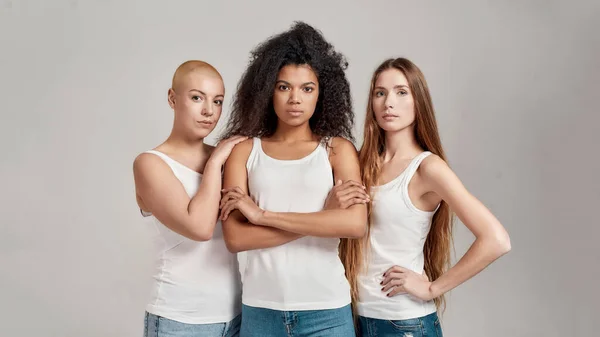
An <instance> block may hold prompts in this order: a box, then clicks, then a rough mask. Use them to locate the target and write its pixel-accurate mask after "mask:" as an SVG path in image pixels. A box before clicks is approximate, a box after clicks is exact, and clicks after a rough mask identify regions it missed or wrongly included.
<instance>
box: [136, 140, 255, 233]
mask: <svg viewBox="0 0 600 337" xmlns="http://www.w3.org/2000/svg"><path fill="white" fill-rule="evenodd" d="M244 139H246V138H245V137H232V138H230V139H228V140H224V141H222V142H220V143H219V145H218V146H217V147H216V148H215V149H214V150H213V153H212V155H211V157H210V159H209V160H208V161H207V164H206V166H205V167H204V172H203V176H202V181H201V183H200V186H199V188H198V192H197V193H196V195H195V196H194V197H192V198H190V197H189V196H188V194H187V193H186V191H185V189H184V188H183V186H182V185H181V182H180V181H179V180H178V179H177V178H176V177H175V175H174V174H173V171H172V170H171V168H170V167H169V166H168V165H167V164H166V163H165V162H164V161H163V160H162V159H161V158H159V157H158V156H156V155H154V154H150V153H143V154H141V155H139V156H138V157H137V158H136V159H135V161H134V164H133V173H134V179H135V188H136V197H137V198H138V200H139V201H141V202H142V204H143V205H144V208H145V209H144V211H148V212H151V213H152V215H154V216H155V217H156V218H157V219H158V220H159V221H160V222H161V223H163V224H164V225H165V226H167V227H168V228H170V229H171V230H173V231H174V232H176V233H178V234H180V235H183V236H185V237H187V238H189V239H192V240H196V241H207V240H210V239H211V238H212V235H213V231H214V228H215V224H216V222H217V220H218V212H219V201H220V200H221V193H220V190H221V167H222V165H223V163H224V162H225V160H226V159H227V157H228V156H229V154H230V153H231V150H232V149H233V148H234V146H235V145H236V144H237V143H239V142H240V141H243V140H244Z"/></svg>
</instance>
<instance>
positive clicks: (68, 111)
mask: <svg viewBox="0 0 600 337" xmlns="http://www.w3.org/2000/svg"><path fill="white" fill-rule="evenodd" d="M294 20H303V21H306V22H307V23H309V24H311V25H314V26H315V27H316V28H318V29H319V30H321V31H322V32H323V33H324V35H325V37H326V38H327V39H329V41H331V42H332V43H333V44H334V45H335V46H336V48H337V49H338V50H339V51H342V52H343V53H344V54H345V55H346V56H347V58H348V61H349V64H350V65H349V68H348V71H347V74H348V78H349V80H350V83H351V89H352V94H353V100H354V108H355V112H356V127H355V135H356V137H357V144H356V145H357V146H358V147H359V146H360V145H361V144H362V138H361V137H362V127H363V122H364V115H365V105H366V101H367V95H368V88H369V81H370V76H371V74H372V72H373V70H374V69H375V67H376V66H377V65H378V64H379V63H380V62H381V61H383V60H384V59H386V58H388V57H397V56H405V57H408V58H409V59H411V60H413V61H414V62H415V63H416V64H417V65H418V66H419V67H421V69H422V70H423V72H424V73H425V75H426V78H427V80H428V82H429V85H430V89H431V92H432V96H433V101H434V105H435V108H436V112H437V118H438V123H439V128H440V132H441V136H442V141H443V144H444V146H445V148H446V151H447V154H448V157H449V162H450V165H451V166H452V167H453V168H454V170H455V171H456V173H457V174H458V176H459V177H460V178H461V179H462V181H463V182H464V184H465V185H466V187H467V188H468V189H469V190H470V191H471V192H472V193H473V194H474V195H475V196H476V197H478V198H479V199H480V200H481V201H482V202H484V203H485V205H487V206H488V207H489V208H490V209H491V210H492V212H493V213H494V214H495V215H496V216H497V217H498V218H499V219H500V221H501V222H502V223H503V224H504V226H505V227H506V228H507V230H508V232H509V233H510V236H511V241H512V247H513V250H512V251H511V252H510V253H509V254H508V255H506V256H505V257H503V258H502V259H500V260H499V261H497V262H496V263H494V264H492V265H491V266H490V267H489V268H488V269H486V270H485V271H484V272H482V273H481V274H479V275H478V276H476V277H475V278H474V279H472V280H470V281H469V282H467V283H465V284H463V285H462V286H460V287H459V288H457V289H455V290H454V291H452V292H451V293H450V295H449V303H448V309H447V311H446V312H445V314H444V315H443V327H444V330H445V335H446V336H449V337H469V336H473V337H475V336H489V337H496V336H497V337H506V336H545V337H554V336H556V337H559V336H560V337H563V336H582V337H583V336H592V335H597V323H596V320H597V314H598V309H597V304H598V303H599V301H600V298H599V291H598V289H597V284H598V282H597V280H596V277H597V276H598V266H599V261H600V254H599V252H598V249H596V248H595V245H596V243H597V241H598V235H599V234H600V233H599V229H598V226H599V225H600V224H599V223H598V216H597V211H598V208H597V207H599V206H598V201H600V200H599V199H600V186H599V183H598V178H597V173H598V172H599V171H600V160H599V159H598V150H597V148H596V146H597V144H598V140H599V139H598V138H599V137H598V133H599V132H600V127H599V124H600V117H599V114H598V112H599V111H598V109H597V104H598V99H597V98H598V97H599V96H598V93H599V91H600V90H599V89H600V86H599V84H598V83H599V78H600V70H599V69H600V63H599V60H600V33H599V32H600V5H599V4H598V2H596V1H588V2H582V1H568V2H567V1H561V2H559V1H539V0H538V1H494V2H492V1H458V2H457V1H451V2H448V1H436V2H416V1H410V2H409V1H376V2H367V1H299V2H281V1H252V2H242V1H239V2H233V1H191V0H185V1H184V0H179V1H153V2H148V1H132V0H129V1H116V0H112V1H108V0H107V1H76V0H71V1H58V0H57V1H41V0H37V1H33V0H32V1H27V0H21V1H19V0H0V39H1V40H0V48H1V52H0V61H1V62H0V111H1V112H2V114H1V115H2V119H1V123H0V137H1V142H0V146H1V150H2V151H1V158H2V159H1V160H2V161H1V162H2V165H1V171H0V172H1V173H2V174H1V176H0V177H1V189H0V197H1V203H0V205H1V206H0V207H1V208H0V210H1V215H2V217H1V220H0V221H1V225H2V226H1V229H0V270H1V274H0V326H1V331H2V332H1V333H0V335H2V336H11V337H22V336H44V337H45V336H48V337H50V336H60V337H75V336H77V337H79V336H85V337H96V336H97V337H100V336H125V337H128V336H141V335H142V327H143V313H144V308H145V304H146V298H147V296H148V292H149V284H150V283H149V282H150V271H151V266H152V260H151V256H150V252H151V250H150V248H151V246H150V239H149V233H148V231H147V228H145V227H144V223H143V221H142V219H141V217H140V213H139V211H138V209H137V207H136V203H135V195H134V185H133V174H132V162H133V159H134V158H135V156H136V155H137V154H138V153H140V152H142V151H145V150H148V149H150V148H153V147H154V146H156V145H158V144H159V143H160V142H162V141H163V140H164V139H165V138H166V137H167V136H168V134H169V132H170V128H171V125H172V116H173V114H172V111H171V110H170V108H169V106H168V105H167V89H168V88H169V86H170V81H171V77H172V75H173V72H174V70H175V68H176V67H177V66H178V65H179V64H180V63H181V62H183V61H185V60H188V59H202V60H206V61H208V62H210V63H212V64H213V65H215V66H216V67H217V68H218V69H219V70H220V71H221V73H222V75H223V77H224V80H225V84H226V90H227V92H226V102H225V107H224V113H223V116H222V117H221V120H220V122H219V125H218V126H217V129H216V131H215V133H214V134H213V135H212V138H211V139H209V140H208V141H209V142H210V143H214V140H215V138H216V135H218V134H219V132H220V131H221V130H222V129H223V127H224V125H225V123H226V121H227V118H228V116H229V111H230V108H229V107H230V106H229V104H230V103H231V97H232V94H233V92H234V91H235V87H236V85H237V82H238V80H239V78H240V76H241V74H242V72H243V70H244V69H245V67H246V65H247V63H248V59H249V52H250V50H251V49H252V48H253V47H255V46H256V45H257V44H258V43H259V42H261V41H263V40H264V39H266V38H267V37H269V36H271V35H272V34H275V33H278V32H281V31H283V30H285V29H287V28H289V27H290V25H291V24H292V22H293V21H294ZM455 228H456V230H455V237H456V238H455V242H456V245H455V250H456V255H457V256H462V254H463V253H464V252H465V251H466V250H467V249H468V246H469V244H470V243H471V242H472V240H473V236H472V235H471V234H470V232H469V231H468V230H466V228H465V227H464V225H462V224H461V223H460V222H457V224H456V227H455ZM595 331H596V332H595Z"/></svg>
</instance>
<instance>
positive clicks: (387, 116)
mask: <svg viewBox="0 0 600 337" xmlns="http://www.w3.org/2000/svg"><path fill="white" fill-rule="evenodd" d="M381 118H383V119H384V120H386V121H391V120H393V119H394V118H398V116H396V115H392V114H384V115H383V116H382V117H381Z"/></svg>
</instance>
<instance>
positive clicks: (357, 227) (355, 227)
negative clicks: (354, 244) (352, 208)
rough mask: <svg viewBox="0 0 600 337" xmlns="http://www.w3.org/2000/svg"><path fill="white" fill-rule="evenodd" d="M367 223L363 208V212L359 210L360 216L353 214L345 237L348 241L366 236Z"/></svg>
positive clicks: (365, 212)
mask: <svg viewBox="0 0 600 337" xmlns="http://www.w3.org/2000/svg"><path fill="white" fill-rule="evenodd" d="M368 222H369V221H368V218H367V211H366V207H365V209H364V210H360V214H355V215H354V216H353V217H352V221H351V223H350V226H348V227H349V230H350V231H349V233H348V235H347V237H348V238H349V239H360V238H362V237H364V236H365V235H366V234H367V227H368V226H367V224H368Z"/></svg>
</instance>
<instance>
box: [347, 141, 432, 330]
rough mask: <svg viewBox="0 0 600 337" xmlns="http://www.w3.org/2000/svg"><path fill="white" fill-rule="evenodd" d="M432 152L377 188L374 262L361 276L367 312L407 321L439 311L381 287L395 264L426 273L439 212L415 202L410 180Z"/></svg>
mask: <svg viewBox="0 0 600 337" xmlns="http://www.w3.org/2000/svg"><path fill="white" fill-rule="evenodd" d="M430 154H431V152H423V153H421V154H419V155H418V156H416V157H415V158H414V159H413V160H412V161H411V163H410V164H409V165H408V167H407V168H406V169H405V170H404V172H402V173H401V174H400V175H399V176H398V177H396V178H395V179H393V180H392V181H390V182H388V183H386V184H384V185H380V186H374V187H373V191H372V200H373V204H372V205H373V209H372V218H371V233H370V238H369V250H368V252H367V254H368V255H367V259H368V260H367V265H366V267H365V269H364V270H363V272H362V273H360V274H359V277H358V290H359V302H358V304H357V309H358V314H359V315H361V316H365V317H370V318H377V319H385V320H403V319H411V318H417V317H422V316H426V315H429V314H431V313H433V312H435V311H436V307H435V304H434V302H433V301H421V300H419V299H417V298H415V297H413V296H410V295H408V294H402V295H396V296H394V297H387V296H386V293H385V292H383V291H381V288H382V286H381V285H380V282H381V281H382V280H383V273H384V272H385V271H386V270H388V269H389V268H390V267H392V266H394V265H397V266H400V267H404V268H407V269H411V270H413V271H414V272H416V273H419V274H421V273H423V266H424V255H423V246H424V244H425V239H426V238H427V234H428V233H429V228H430V225H431V219H432V218H433V214H434V213H435V211H433V212H425V211H422V210H419V209H417V208H416V207H415V206H414V205H413V203H412V202H411V200H410V197H409V195H408V183H409V182H410V180H411V178H412V177H413V175H414V174H415V172H416V171H417V168H418V167H419V165H420V164H421V162H422V161H423V159H425V158H426V157H427V156H429V155H430Z"/></svg>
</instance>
